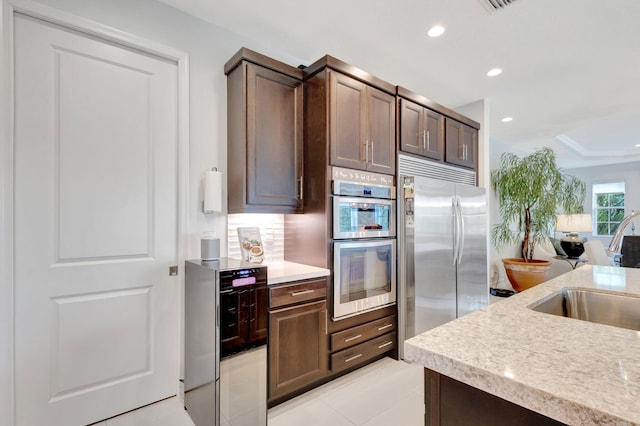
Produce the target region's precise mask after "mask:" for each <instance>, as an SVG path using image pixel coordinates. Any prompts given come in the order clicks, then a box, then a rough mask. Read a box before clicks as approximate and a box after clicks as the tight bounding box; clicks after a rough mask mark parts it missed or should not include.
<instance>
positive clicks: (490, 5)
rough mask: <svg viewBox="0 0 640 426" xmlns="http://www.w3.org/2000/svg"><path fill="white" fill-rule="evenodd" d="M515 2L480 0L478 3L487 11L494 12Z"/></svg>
mask: <svg viewBox="0 0 640 426" xmlns="http://www.w3.org/2000/svg"><path fill="white" fill-rule="evenodd" d="M514 1H516V0H480V3H482V5H483V6H484V7H485V8H486V9H487V10H488V11H489V13H491V12H495V11H496V10H500V9H504V8H505V7H507V6H509V5H510V4H511V3H513V2H514Z"/></svg>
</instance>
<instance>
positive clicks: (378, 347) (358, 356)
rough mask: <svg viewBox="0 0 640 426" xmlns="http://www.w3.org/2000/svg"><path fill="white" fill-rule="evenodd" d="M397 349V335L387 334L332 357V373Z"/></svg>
mask: <svg viewBox="0 0 640 426" xmlns="http://www.w3.org/2000/svg"><path fill="white" fill-rule="evenodd" d="M395 347H396V333H395V332H393V333H387V334H383V335H382V336H379V337H376V338H375V339H371V340H369V341H368V342H364V343H361V344H359V345H356V346H353V347H351V348H349V349H345V350H343V351H340V352H336V353H334V354H332V355H331V371H332V372H333V373H336V372H339V371H342V370H344V369H346V368H349V367H351V366H353V365H357V364H360V363H362V362H365V361H367V360H369V359H371V358H373V357H375V356H378V355H381V354H383V353H385V352H388V351H390V350H392V349H394V348H395Z"/></svg>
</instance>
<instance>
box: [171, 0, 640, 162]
mask: <svg viewBox="0 0 640 426" xmlns="http://www.w3.org/2000/svg"><path fill="white" fill-rule="evenodd" d="M160 1H162V2H163V3H166V4H169V5H171V6H173V7H175V8H178V9H181V10H183V11H185V12H187V13H189V14H191V15H194V16H197V17H199V18H201V19H203V20H206V21H209V22H211V23H213V24H216V25H218V26H221V27H224V28H226V29H228V30H231V31H233V32H236V33H239V34H242V35H244V36H246V37H249V38H251V39H255V40H257V41H258V42H259V43H260V44H262V45H265V46H269V47H270V49H272V50H273V51H277V52H283V55H289V56H288V57H292V58H298V59H299V60H300V63H301V64H305V65H309V64H310V63H312V62H313V61H315V60H317V59H319V58H320V57H321V56H323V55H325V54H329V55H332V56H335V57H337V58H339V59H342V60H344V61H345V62H348V63H350V64H353V65H355V66H357V67H359V68H362V69H364V70H365V71H367V72H369V73H371V74H373V75H375V76H377V77H380V78H382V79H384V80H386V81H388V82H390V83H392V84H398V85H401V86H404V87H406V88H408V89H410V90H412V91H414V92H416V93H419V94H421V95H424V96H426V97H428V98H430V99H432V100H434V101H436V102H438V103H440V104H442V105H445V106H447V107H450V108H456V107H458V106H461V105H464V104H467V103H471V102H474V101H478V100H480V99H485V100H486V101H487V104H488V109H489V112H490V117H491V119H490V133H491V140H492V143H495V142H498V143H500V144H502V145H503V146H506V147H508V148H509V149H510V150H512V151H515V152H518V153H526V152H529V151H530V150H532V149H534V148H536V147H541V146H550V147H552V148H553V149H554V150H555V151H556V154H557V155H558V158H559V160H560V164H561V165H562V166H563V167H565V168H573V167H585V166H591V165H599V164H606V163H615V162H626V161H640V148H638V147H636V146H635V145H636V144H640V131H639V130H640V1H638V0H607V1H603V0H560V1H558V0H515V1H514V2H513V3H512V4H511V5H509V6H507V7H505V8H504V9H501V10H498V11H494V12H493V13H490V12H489V11H488V9H487V8H486V7H485V3H484V2H486V0H446V1H445V0H324V1H309V0H297V1H292V0H268V1H265V0H233V1H231V0H227V1H224V0H160ZM434 24H440V25H443V26H444V27H445V28H446V32H445V34H444V35H443V36H441V37H440V38H437V39H431V38H429V37H427V36H426V31H427V29H428V28H430V27H431V26H432V25H434ZM238 47H240V46H238ZM247 47H249V48H251V46H247ZM277 59H281V60H283V61H284V62H289V63H290V61H287V60H284V59H283V58H277ZM292 65H297V64H295V63H294V64H292ZM493 67H500V68H502V69H503V70H504V72H503V73H502V75H500V76H498V77H493V78H490V77H487V75H486V72H487V71H488V70H489V69H491V68H493ZM505 116H511V117H513V121H512V122H510V123H502V122H501V119H502V118H503V117H505Z"/></svg>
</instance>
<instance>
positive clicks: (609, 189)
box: [593, 182, 624, 237]
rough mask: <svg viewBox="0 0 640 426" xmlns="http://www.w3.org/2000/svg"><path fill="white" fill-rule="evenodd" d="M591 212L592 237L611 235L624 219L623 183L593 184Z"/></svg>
mask: <svg viewBox="0 0 640 426" xmlns="http://www.w3.org/2000/svg"><path fill="white" fill-rule="evenodd" d="M593 210H594V211H593V213H594V214H593V217H594V218H595V232H594V235H598V236H602V237H605V236H611V235H613V233H614V232H616V228H617V227H618V225H619V224H620V222H622V219H623V218H624V182H609V183H594V184H593Z"/></svg>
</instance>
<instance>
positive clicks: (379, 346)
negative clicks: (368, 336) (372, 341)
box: [378, 340, 393, 349]
mask: <svg viewBox="0 0 640 426" xmlns="http://www.w3.org/2000/svg"><path fill="white" fill-rule="evenodd" d="M392 343H393V341H392V340H389V341H388V342H387V343H383V344H381V345H378V349H382V348H384V347H385V346H389V345H390V344H392Z"/></svg>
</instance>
